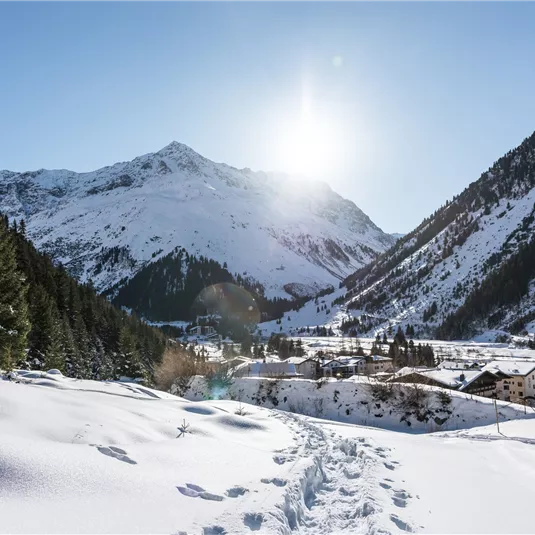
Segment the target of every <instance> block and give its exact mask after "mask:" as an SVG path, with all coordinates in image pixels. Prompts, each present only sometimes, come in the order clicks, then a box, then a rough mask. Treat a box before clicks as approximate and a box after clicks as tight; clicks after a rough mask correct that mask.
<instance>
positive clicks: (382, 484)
mask: <svg viewBox="0 0 535 535" xmlns="http://www.w3.org/2000/svg"><path fill="white" fill-rule="evenodd" d="M379 486H380V487H383V489H391V488H392V487H391V485H389V484H388V483H379Z"/></svg>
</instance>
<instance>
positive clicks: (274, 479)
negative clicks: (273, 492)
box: [260, 477, 286, 487]
mask: <svg viewBox="0 0 535 535" xmlns="http://www.w3.org/2000/svg"><path fill="white" fill-rule="evenodd" d="M260 481H262V483H266V484H267V485H269V484H270V483H272V484H273V485H275V486H276V487H285V486H286V480H285V479H280V478H278V477H272V478H270V479H268V478H266V477H264V478H262V479H261V480H260Z"/></svg>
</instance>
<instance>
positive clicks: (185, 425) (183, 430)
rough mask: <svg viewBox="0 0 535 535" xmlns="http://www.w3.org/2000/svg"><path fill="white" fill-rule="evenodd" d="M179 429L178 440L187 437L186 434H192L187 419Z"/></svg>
mask: <svg viewBox="0 0 535 535" xmlns="http://www.w3.org/2000/svg"><path fill="white" fill-rule="evenodd" d="M177 429H178V431H179V433H178V435H177V436H176V438H180V437H185V436H186V433H191V431H190V430H189V424H188V423H187V422H186V419H185V418H184V420H182V425H179V426H178V427H177Z"/></svg>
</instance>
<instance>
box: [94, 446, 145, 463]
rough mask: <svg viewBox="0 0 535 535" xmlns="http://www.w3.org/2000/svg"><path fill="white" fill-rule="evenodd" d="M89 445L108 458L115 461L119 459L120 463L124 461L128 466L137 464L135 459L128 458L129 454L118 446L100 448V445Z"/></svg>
mask: <svg viewBox="0 0 535 535" xmlns="http://www.w3.org/2000/svg"><path fill="white" fill-rule="evenodd" d="M89 445H90V446H93V447H95V448H97V450H98V451H99V452H100V453H102V454H103V455H106V456H108V457H113V458H114V459H117V460H118V461H122V462H124V463H128V464H137V463H136V461H134V459H131V458H130V457H128V454H127V452H126V451H125V450H123V449H122V448H118V447H117V446H100V445H99V444H89Z"/></svg>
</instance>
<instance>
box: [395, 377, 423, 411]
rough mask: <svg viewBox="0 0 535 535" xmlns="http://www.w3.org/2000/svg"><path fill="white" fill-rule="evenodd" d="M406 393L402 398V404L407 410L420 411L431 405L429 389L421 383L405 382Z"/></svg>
mask: <svg viewBox="0 0 535 535" xmlns="http://www.w3.org/2000/svg"><path fill="white" fill-rule="evenodd" d="M404 387H405V388H404V392H405V395H404V396H403V397H402V398H401V400H400V406H401V408H402V409H403V410H406V411H420V410H422V409H424V408H427V407H428V405H429V391H428V390H427V389H426V388H424V387H423V386H422V385H421V384H418V383H414V384H410V385H409V384H405V385H404Z"/></svg>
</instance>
